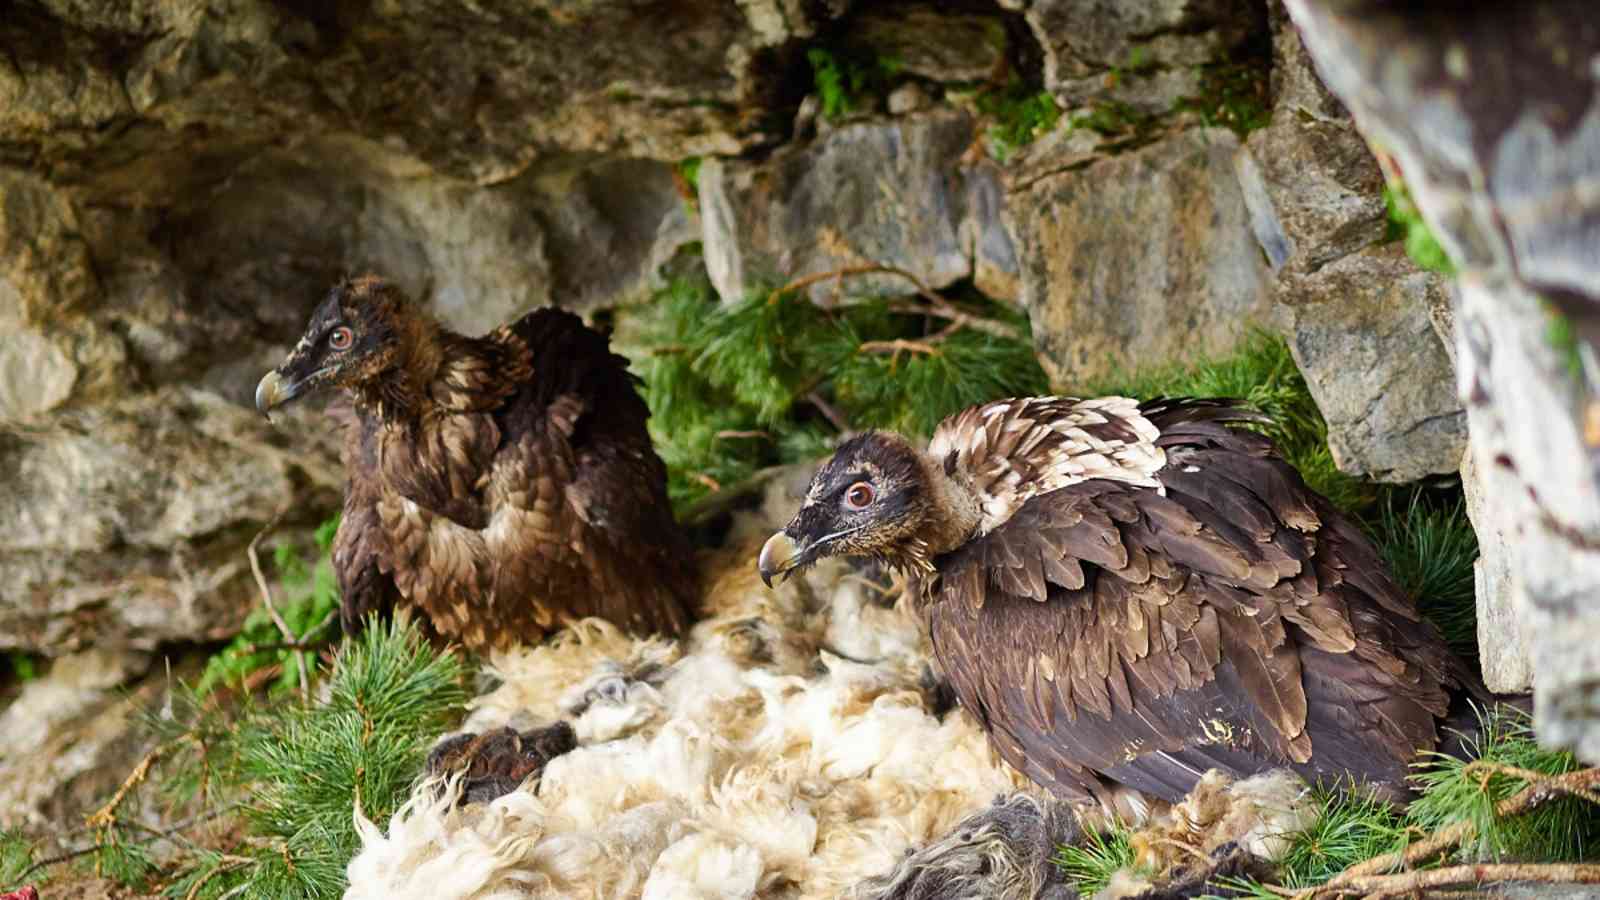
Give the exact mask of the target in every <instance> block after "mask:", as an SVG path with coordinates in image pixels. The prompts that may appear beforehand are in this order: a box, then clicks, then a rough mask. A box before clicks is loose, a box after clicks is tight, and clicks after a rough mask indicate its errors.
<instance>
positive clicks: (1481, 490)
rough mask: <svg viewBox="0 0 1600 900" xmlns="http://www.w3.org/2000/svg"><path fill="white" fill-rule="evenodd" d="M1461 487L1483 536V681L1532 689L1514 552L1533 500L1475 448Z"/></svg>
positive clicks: (1477, 578) (1476, 574)
mask: <svg viewBox="0 0 1600 900" xmlns="http://www.w3.org/2000/svg"><path fill="white" fill-rule="evenodd" d="M1461 487H1462V493H1463V494H1465V495H1466V501H1467V515H1468V516H1470V517H1471V519H1472V530H1473V531H1474V532H1475V533H1476V534H1477V536H1478V561H1477V562H1475V563H1473V582H1474V589H1475V593H1476V594H1477V601H1478V602H1477V613H1478V649H1479V653H1478V660H1479V663H1480V664H1481V665H1482V667H1483V682H1484V684H1486V685H1488V686H1489V690H1491V691H1497V692H1503V693H1521V692H1523V691H1528V690H1532V688H1533V659H1532V657H1531V656H1530V655H1529V653H1528V648H1529V646H1531V644H1532V638H1533V635H1532V629H1531V622H1530V615H1531V613H1530V611H1529V609H1528V602H1527V594H1526V593H1525V592H1524V591H1523V589H1522V583H1521V579H1519V578H1518V576H1517V566H1516V560H1515V559H1514V558H1513V555H1512V539H1513V538H1514V537H1515V536H1516V535H1517V533H1518V532H1519V531H1520V530H1521V529H1522V528H1523V527H1524V525H1523V522H1524V517H1525V516H1526V515H1527V514H1528V513H1529V512H1530V511H1531V510H1530V507H1531V506H1532V504H1531V503H1528V502H1527V501H1523V502H1515V501H1517V500H1518V495H1519V494H1520V492H1518V491H1517V481H1516V478H1515V477H1514V476H1513V475H1512V474H1511V473H1510V472H1508V471H1506V470H1505V469H1504V468H1501V467H1499V466H1491V467H1489V468H1482V467H1480V466H1479V465H1478V463H1477V461H1476V459H1475V457H1474V454H1473V453H1472V452H1471V451H1470V450H1469V451H1468V452H1467V453H1464V454H1463V455H1462V460H1461Z"/></svg>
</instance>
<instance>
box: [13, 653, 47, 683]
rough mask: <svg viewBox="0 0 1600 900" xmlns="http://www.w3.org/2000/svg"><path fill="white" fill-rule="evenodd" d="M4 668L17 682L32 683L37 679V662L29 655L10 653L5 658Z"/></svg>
mask: <svg viewBox="0 0 1600 900" xmlns="http://www.w3.org/2000/svg"><path fill="white" fill-rule="evenodd" d="M5 660H6V668H7V669H10V670H11V675H12V677H13V678H15V679H16V680H18V681H24V682H25V681H32V680H34V679H35V678H38V677H39V660H38V659H37V658H36V657H34V656H33V655H32V654H29V653H22V652H18V651H12V652H10V653H7V654H6V656H5Z"/></svg>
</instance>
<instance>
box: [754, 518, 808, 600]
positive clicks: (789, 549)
mask: <svg viewBox="0 0 1600 900" xmlns="http://www.w3.org/2000/svg"><path fill="white" fill-rule="evenodd" d="M800 559H801V552H800V548H799V547H797V546H795V542H794V539H793V538H791V537H789V533H788V532H786V531H780V532H778V533H777V534H774V535H773V536H772V537H769V538H767V542H766V543H765V544H762V545H761V556H760V557H758V558H757V559H756V567H757V568H759V569H760V570H761V581H762V582H763V583H764V584H766V586H767V587H769V588H770V587H772V579H773V578H775V577H776V578H778V579H779V580H780V581H782V579H783V576H787V575H788V574H789V572H790V571H792V570H793V569H794V568H795V567H796V566H798V565H799V564H800Z"/></svg>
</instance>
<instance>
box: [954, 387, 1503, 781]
mask: <svg viewBox="0 0 1600 900" xmlns="http://www.w3.org/2000/svg"><path fill="white" fill-rule="evenodd" d="M1147 407H1148V408H1147V409H1146V410H1145V414H1146V415H1147V417H1148V418H1149V419H1150V420H1151V421H1152V422H1153V423H1155V424H1156V425H1157V427H1158V428H1159V429H1160V431H1161V434H1160V436H1159V437H1158V438H1157V439H1156V444H1157V445H1158V446H1160V447H1162V449H1163V450H1164V451H1165V453H1166V457H1167V463H1166V465H1165V467H1164V468H1162V469H1160V470H1159V471H1158V472H1157V476H1156V477H1157V479H1158V480H1159V481H1160V482H1161V484H1162V485H1163V488H1164V490H1163V491H1158V490H1156V489H1153V488H1150V487H1145V486H1139V485H1131V484H1127V483H1123V482H1117V481H1111V480H1106V479H1095V480H1088V481H1082V482H1079V483H1076V484H1073V485H1069V486H1067V487H1063V488H1060V489H1058V490H1055V491H1051V492H1049V493H1046V494H1041V495H1039V496H1036V497H1034V498H1032V499H1031V500H1029V501H1028V502H1027V503H1026V504H1024V505H1023V506H1022V508H1021V509H1019V510H1018V511H1017V512H1016V513H1015V514H1014V515H1013V516H1012V517H1011V519H1010V520H1009V521H1008V522H1006V523H1005V524H1004V525H1001V526H999V527H998V528H996V529H994V530H993V531H991V532H989V533H988V534H986V535H983V536H981V537H978V538H976V539H974V540H972V541H969V542H968V543H967V544H966V545H965V546H963V547H961V548H959V549H957V550H956V551H954V552H952V553H950V554H947V555H946V556H944V557H942V558H941V559H940V560H939V561H938V563H939V570H940V581H939V586H938V587H937V589H936V590H937V592H938V593H937V596H936V597H935V600H936V602H935V603H933V604H932V605H931V607H930V608H929V611H928V616H929V619H930V623H929V624H930V627H931V631H932V636H933V641H934V646H935V650H936V652H937V654H938V656H939V659H940V661H941V663H942V664H943V666H944V668H945V671H946V674H947V675H948V677H949V678H950V679H951V682H952V684H953V686H954V688H955V690H956V692H957V694H958V695H959V696H960V698H961V701H962V703H963V705H964V706H966V707H967V708H968V709H969V710H970V711H972V713H973V714H974V715H977V716H978V717H979V718H980V719H981V720H983V721H984V723H985V724H986V726H987V727H988V728H989V729H990V730H991V733H992V734H993V736H994V738H995V741H996V744H997V746H998V747H999V749H1000V751H1001V752H1002V754H1003V755H1004V756H1005V757H1006V758H1007V759H1008V761H1009V762H1011V763H1012V764H1013V765H1015V766H1016V767H1018V768H1019V769H1021V770H1022V771H1024V772H1025V773H1026V774H1028V775H1029V776H1030V777H1032V778H1034V779H1035V780H1036V781H1038V782H1040V783H1041V784H1045V785H1047V786H1050V787H1052V788H1053V789H1054V790H1056V791H1057V792H1058V793H1060V794H1062V795H1063V796H1068V797H1077V798H1080V799H1090V798H1098V797H1099V796H1100V795H1101V794H1102V790H1101V784H1102V779H1103V778H1105V779H1110V780H1112V781H1116V782H1121V783H1124V784H1127V785H1130V786H1133V787H1135V788H1138V789H1140V790H1144V791H1148V792H1150V793H1153V794H1156V795H1158V796H1161V797H1164V798H1166V799H1168V800H1177V799H1179V798H1181V797H1182V796H1183V795H1184V794H1185V793H1187V792H1188V790H1189V789H1190V788H1192V786H1193V784H1194V782H1195V780H1196V779H1198V778H1199V776H1200V775H1201V774H1202V773H1203V772H1205V770H1206V769H1208V768H1213V767H1214V768H1220V769H1222V770H1224V771H1226V772H1229V773H1231V774H1233V775H1235V776H1244V775H1248V774H1252V773H1254V772H1258V771H1261V770H1262V769H1265V768H1269V767H1274V766H1289V767H1291V768H1293V769H1296V770H1297V771H1299V772H1300V773H1301V774H1303V775H1305V776H1306V777H1308V778H1309V779H1311V780H1313V781H1316V780H1319V779H1321V780H1326V781H1335V780H1339V779H1341V778H1345V777H1348V776H1349V775H1354V776H1356V777H1357V778H1359V779H1361V780H1363V781H1366V782H1369V783H1370V784H1372V785H1373V786H1375V787H1377V788H1379V789H1382V790H1387V791H1390V792H1391V793H1392V794H1394V795H1395V796H1400V795H1402V794H1403V790H1404V788H1403V779H1404V776H1405V774H1406V771H1407V769H1406V767H1407V764H1408V763H1409V761H1410V760H1411V759H1412V758H1413V756H1414V755H1415V753H1416V752H1417V751H1418V750H1421V749H1432V748H1433V747H1435V746H1436V744H1437V742H1438V738H1439V732H1438V724H1439V723H1438V720H1439V719H1441V718H1443V717H1445V716H1446V715H1447V714H1449V713H1450V712H1451V711H1452V710H1451V704H1452V695H1453V694H1455V693H1456V692H1457V689H1459V688H1461V687H1472V688H1473V689H1474V692H1475V693H1478V694H1479V695H1480V696H1483V692H1482V688H1481V686H1480V685H1477V684H1476V680H1475V679H1474V677H1473V676H1472V675H1471V674H1470V673H1468V672H1467V671H1466V670H1465V668H1464V666H1462V665H1461V664H1460V663H1459V662H1458V661H1457V660H1455V658H1454V657H1453V656H1452V655H1451V654H1450V653H1449V651H1448V650H1447V648H1446V647H1445V645H1444V643H1443V641H1442V639H1441V638H1440V636H1439V635H1438V632H1437V631H1436V630H1434V629H1433V627H1432V626H1430V625H1428V624H1426V623H1424V622H1422V621H1421V620H1420V619H1418V617H1417V614H1416V611H1415V609H1414V608H1413V607H1412V605H1411V604H1410V602H1409V601H1408V600H1407V598H1406V597H1405V596H1404V595H1403V594H1402V593H1401V592H1400V591H1399V590H1398V588H1397V587H1396V586H1395V585H1394V583H1393V582H1392V581H1391V580H1390V579H1389V577H1388V576H1387V574H1385V570H1384V569H1383V566H1382V563H1381V561H1380V560H1379V559H1378V556H1377V553H1376V550H1375V549H1374V548H1373V547H1372V545H1371V544H1370V542H1368V541H1367V540H1366V539H1365V538H1364V537H1363V536H1362V535H1361V534H1360V533H1359V532H1358V531H1357V530H1356V529H1355V528H1354V527H1353V526H1352V525H1351V523H1349V522H1348V521H1347V520H1345V519H1344V518H1343V517H1342V515H1341V514H1339V513H1338V512H1337V511H1336V510H1334V509H1332V507H1331V506H1329V505H1328V504H1327V503H1326V501H1324V500H1322V499H1321V498H1319V497H1317V496H1316V495H1315V494H1313V493H1312V492H1311V491H1310V490H1308V489H1307V488H1306V487H1305V485H1304V483H1303V482H1302V481H1301V480H1300V478H1299V475H1298V474H1297V473H1296V472H1295V471H1294V469H1293V468H1292V467H1291V466H1289V465H1288V464H1287V463H1286V462H1285V461H1284V460H1283V459H1282V458H1281V457H1280V456H1278V454H1277V453H1276V451H1275V450H1274V449H1273V447H1272V445H1271V443H1270V442H1269V441H1267V440H1266V439H1265V438H1263V437H1261V436H1259V435H1256V434H1253V433H1250V432H1244V431H1237V430H1233V429H1230V428H1228V427H1226V426H1225V425H1224V424H1222V423H1223V421H1225V420H1226V419H1227V418H1228V417H1227V415H1226V414H1224V413H1223V412H1220V411H1219V408H1218V407H1217V406H1215V405H1214V404H1204V403H1193V404H1189V403H1185V402H1182V401H1175V402H1174V401H1161V402H1160V403H1159V404H1147Z"/></svg>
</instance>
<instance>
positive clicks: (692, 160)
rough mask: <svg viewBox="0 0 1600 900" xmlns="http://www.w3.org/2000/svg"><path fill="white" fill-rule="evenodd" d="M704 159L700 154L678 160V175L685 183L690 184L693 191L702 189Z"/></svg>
mask: <svg viewBox="0 0 1600 900" xmlns="http://www.w3.org/2000/svg"><path fill="white" fill-rule="evenodd" d="M703 161H704V160H702V159H701V158H700V157H698V156H691V157H689V158H688V159H682V160H679V161H678V167H677V168H678V175H679V176H681V177H682V178H683V183H684V184H686V185H688V186H689V190H690V192H691V193H693V192H696V191H699V190H700V164H701V163H702V162H703Z"/></svg>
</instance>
